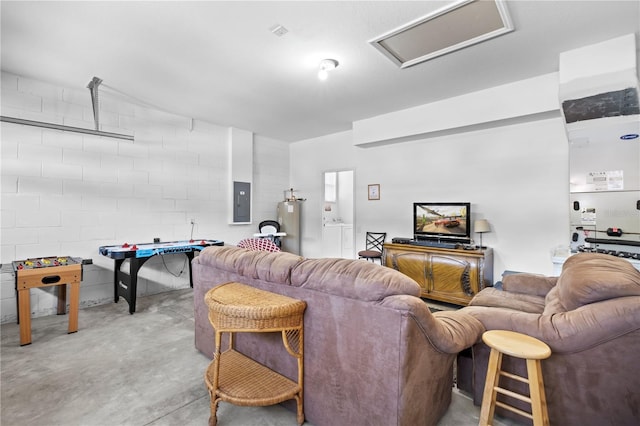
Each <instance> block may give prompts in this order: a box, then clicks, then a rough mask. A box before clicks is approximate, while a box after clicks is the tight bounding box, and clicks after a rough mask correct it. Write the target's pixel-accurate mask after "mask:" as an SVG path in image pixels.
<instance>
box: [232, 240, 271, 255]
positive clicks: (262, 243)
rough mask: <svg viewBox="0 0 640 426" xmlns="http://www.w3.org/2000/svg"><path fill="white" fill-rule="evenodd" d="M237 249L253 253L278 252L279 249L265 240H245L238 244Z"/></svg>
mask: <svg viewBox="0 0 640 426" xmlns="http://www.w3.org/2000/svg"><path fill="white" fill-rule="evenodd" d="M238 247H240V248H244V249H248V250H254V251H270V252H277V251H280V247H278V246H277V245H276V244H275V243H274V242H273V241H271V240H269V239H267V238H246V239H244V240H242V241H240V242H239V243H238Z"/></svg>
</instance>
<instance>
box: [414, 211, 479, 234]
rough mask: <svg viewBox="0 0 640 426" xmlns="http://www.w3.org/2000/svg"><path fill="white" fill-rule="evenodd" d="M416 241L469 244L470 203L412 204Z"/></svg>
mask: <svg viewBox="0 0 640 426" xmlns="http://www.w3.org/2000/svg"><path fill="white" fill-rule="evenodd" d="M413 235H414V239H416V240H435V241H450V242H456V243H464V244H468V243H470V242H471V203H456V202H453V203H452V202H449V203H430V202H423V203H413Z"/></svg>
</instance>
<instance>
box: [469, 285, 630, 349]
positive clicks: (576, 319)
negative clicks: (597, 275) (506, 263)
mask: <svg viewBox="0 0 640 426" xmlns="http://www.w3.org/2000/svg"><path fill="white" fill-rule="evenodd" d="M462 311H463V312H464V313H467V314H469V315H471V316H473V317H475V318H476V319H478V320H480V322H481V323H482V324H483V325H484V327H485V328H486V329H487V330H510V331H516V332H519V333H523V334H526V335H529V336H532V337H535V338H537V339H540V340H542V341H543V342H545V343H546V344H547V345H549V347H550V348H551V350H552V351H553V352H554V353H574V352H580V351H583V350H586V349H589V348H592V347H594V346H596V345H599V344H602V343H604V342H607V341H610V340H613V339H616V338H618V337H620V336H623V335H625V334H627V333H632V332H634V331H637V330H640V296H632V297H621V298H618V299H610V300H605V301H602V302H597V303H592V304H589V305H585V306H582V307H580V308H578V309H575V310H573V311H568V312H562V313H556V314H553V315H541V314H534V313H527V312H518V311H514V310H512V309H504V308H491V307H483V306H467V307H465V308H463V309H462Z"/></svg>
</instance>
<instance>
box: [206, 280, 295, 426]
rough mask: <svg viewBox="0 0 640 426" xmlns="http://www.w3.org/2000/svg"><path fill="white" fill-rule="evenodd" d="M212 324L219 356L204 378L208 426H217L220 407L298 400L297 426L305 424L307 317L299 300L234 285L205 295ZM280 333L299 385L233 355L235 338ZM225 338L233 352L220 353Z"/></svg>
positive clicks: (215, 356)
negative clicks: (295, 365)
mask: <svg viewBox="0 0 640 426" xmlns="http://www.w3.org/2000/svg"><path fill="white" fill-rule="evenodd" d="M205 302H206V303H207V305H208V306H209V321H210V322H211V325H212V326H213V328H214V329H215V345H216V349H215V353H214V354H213V361H211V363H210V364H209V367H208V368H207V371H206V372H205V382H206V384H207V388H208V389H209V396H210V398H211V417H209V425H210V426H216V423H217V417H216V411H217V409H218V403H219V402H220V401H225V402H229V403H231V404H235V405H241V406H264V405H273V404H278V403H280V402H282V401H286V400H289V399H295V400H296V403H297V411H298V413H297V421H298V424H299V425H301V424H302V423H304V411H303V394H302V389H303V367H304V363H303V358H304V357H303V355H304V331H303V314H304V310H305V308H306V306H307V304H306V303H305V302H303V301H301V300H296V299H293V298H290V297H286V296H282V295H279V294H275V293H271V292H268V291H264V290H260V289H257V288H254V287H251V286H248V285H245V284H241V283H236V282H230V283H226V284H222V285H220V286H218V287H215V288H213V289H211V290H209V291H208V292H207V294H206V295H205ZM239 332H243V333H269V332H281V333H282V342H283V343H284V346H285V348H286V350H287V352H288V353H289V354H290V355H291V356H293V357H295V358H296V359H297V361H298V381H297V382H294V381H293V380H290V379H289V378H287V377H284V376H283V375H281V374H279V373H277V372H275V371H273V370H271V369H270V368H268V367H266V366H264V365H262V364H260V363H258V362H256V361H254V360H253V359H251V358H249V357H247V356H246V355H244V354H242V353H240V352H238V351H236V350H235V349H234V344H233V340H234V333H239ZM222 333H229V346H228V348H227V349H226V350H225V351H224V352H221V343H222Z"/></svg>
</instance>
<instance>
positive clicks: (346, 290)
mask: <svg viewBox="0 0 640 426" xmlns="http://www.w3.org/2000/svg"><path fill="white" fill-rule="evenodd" d="M291 285H294V286H298V287H305V288H306V289H311V290H316V291H322V292H324V293H330V294H335V295H338V296H341V297H347V298H350V299H359V300H365V301H380V300H383V299H384V298H385V297H387V296H393V295H398V294H409V295H412V296H420V286H418V284H417V283H416V282H415V281H414V280H412V279H411V278H409V277H408V276H406V275H404V274H402V273H400V272H398V271H396V270H395V269H391V268H387V267H385V266H380V265H376V264H374V263H371V262H366V261H364V260H350V259H334V258H324V259H305V260H303V261H302V262H300V263H299V264H297V265H296V266H295V267H294V268H293V270H292V271H291Z"/></svg>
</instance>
